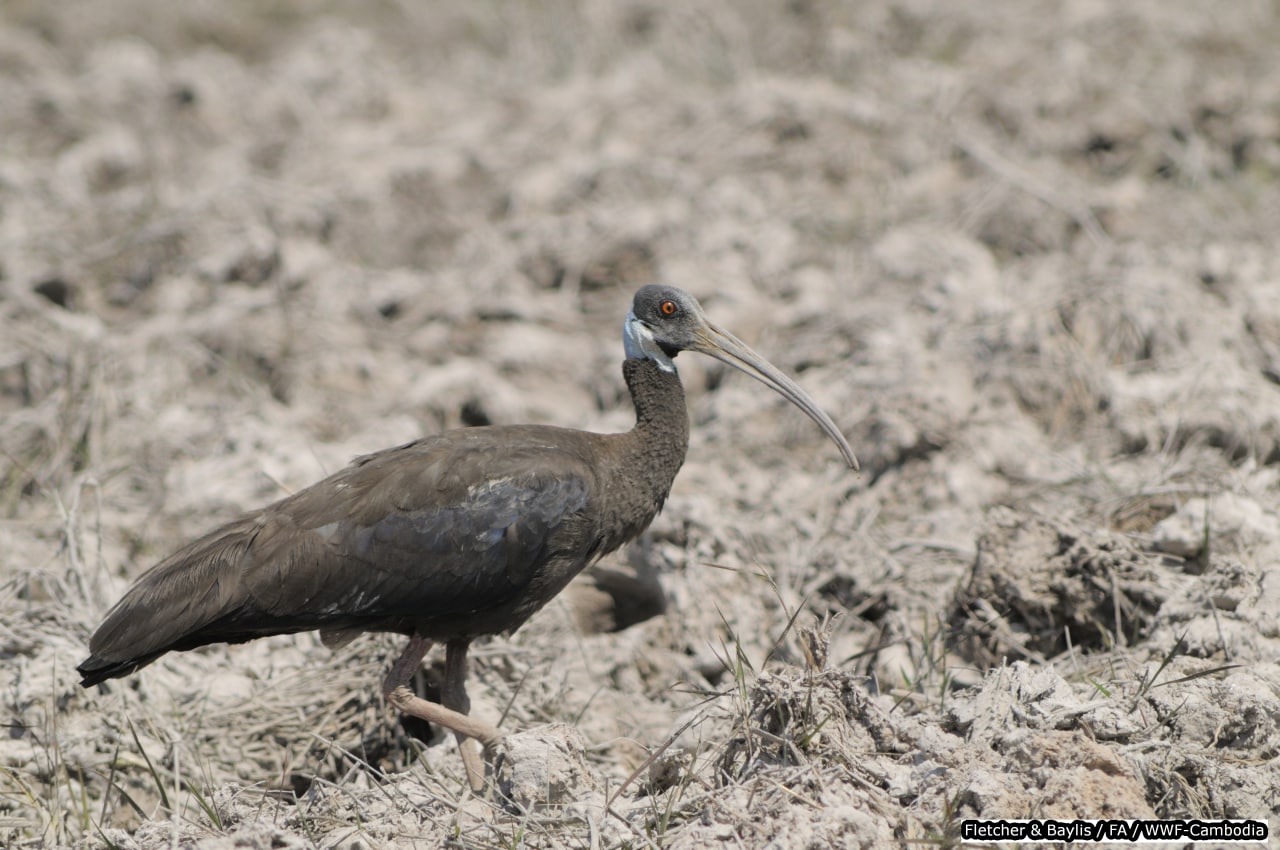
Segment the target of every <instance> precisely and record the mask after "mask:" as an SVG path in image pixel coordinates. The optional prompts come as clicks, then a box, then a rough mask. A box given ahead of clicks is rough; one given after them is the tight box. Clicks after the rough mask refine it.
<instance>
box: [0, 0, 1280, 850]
mask: <svg viewBox="0 0 1280 850" xmlns="http://www.w3.org/2000/svg"><path fill="white" fill-rule="evenodd" d="M1277 45H1280V11H1278V10H1277V8H1276V6H1275V4H1274V3H1269V2H1238V3H1230V4H1225V5H1224V4H1211V3H1210V4H1207V3H1195V2H1185V0H1162V1H1161V2H1155V0H1137V2H1132V3H1124V4H1108V3H1098V2H1092V0H1065V2H1048V0H1032V2H995V3H985V4H957V3H947V2H940V0H869V2H863V3H848V4H844V3H835V2H824V0H795V1H794V2H789V3H762V2H745V3H738V2H733V3H731V2H727V0H696V2H694V3H692V4H660V3H652V2H645V1H644V0H627V2H605V0H582V2H576V3H575V2H567V0H552V2H546V3H532V4H524V3H511V4H498V3H483V2H482V3H431V4H415V3H357V2H346V0H334V2H326V3H303V2H298V0H280V1H279V2H274V3H250V2H247V0H231V2H227V3H197V4H174V3H161V2H158V0H111V2H106V3H99V4H65V3H62V4H59V3H53V4H49V3H36V2H26V1H25V0H13V2H8V3H5V4H3V5H2V6H0V722H2V723H3V726H4V729H5V731H6V733H7V734H5V735H3V736H0V844H3V845H4V846H5V847H13V848H52V847H94V848H96V847H120V848H128V849H129V850H160V848H173V847H180V848H184V850H185V848H200V850H230V848H282V847H312V846H315V847H321V848H342V850H348V848H350V850H354V849H355V848H370V850H372V848H401V847H406V848H407V847H421V848H435V847H441V846H456V847H469V848H494V847H525V846H528V847H567V848H597V847H633V848H642V847H650V848H654V847H661V848H702V847H707V846H726V847H750V848H756V847H759V848H765V847H769V848H784V850H801V848H811V847H812V848H819V847H868V848H873V847H887V846H918V845H919V843H920V842H924V843H941V844H947V843H951V842H955V841H958V839H959V837H960V835H961V828H962V824H963V822H964V821H965V820H971V819H986V820H991V819H999V818H1055V819H1060V820H1071V819H1090V820H1092V819H1112V818H1116V819H1134V818H1165V819H1177V818H1199V819H1202V820H1219V819H1224V818H1229V819H1255V820H1260V821H1264V822H1269V824H1270V826H1271V828H1272V830H1273V831H1274V830H1275V829H1276V828H1277V827H1280V239H1277V232H1278V230H1277V222H1280V62H1278V61H1277ZM655 280H661V281H666V282H669V283H672V284H675V285H677V286H680V287H683V288H685V289H688V290H689V291H691V292H692V293H694V294H695V295H696V296H698V297H699V298H700V299H701V301H702V303H703V305H704V307H705V308H706V310H707V312H708V314H709V315H710V316H711V317H712V318H713V319H714V320H715V321H716V322H717V323H719V324H721V325H723V326H725V327H727V328H729V329H731V330H732V331H733V332H734V333H735V334H737V335H738V336H739V337H742V338H743V339H745V340H747V341H748V342H749V343H750V344H751V345H752V346H753V347H755V348H756V349H757V350H759V351H760V352H762V353H763V354H765V355H766V356H768V357H769V358H770V359H771V360H773V361H774V362H775V363H777V364H778V365H779V366H780V367H781V368H782V369H783V370H784V371H786V372H788V373H790V374H792V375H794V376H795V377H796V379H797V381H798V382H799V383H801V384H802V385H803V386H804V387H805V388H806V389H807V390H808V391H809V392H811V393H812V394H813V396H814V397H815V398H817V399H818V400H819V402H820V403H821V404H822V405H823V407H825V408H826V409H827V410H828V411H830V412H831V414H832V416H833V417H834V418H835V419H836V421H837V422H838V423H839V424H840V425H841V427H842V428H843V430H844V432H845V433H846V435H847V436H848V438H849V441H850V442H851V443H852V444H853V446H854V449H855V450H856V451H857V453H858V455H859V458H860V459H861V461H862V472H861V474H858V475H855V474H853V473H851V472H850V471H849V470H847V469H845V468H844V466H843V464H842V463H841V462H840V457H839V455H838V453H837V452H836V450H835V448H834V447H833V446H832V445H831V443H830V442H829V441H827V440H826V439H825V438H824V437H823V435H822V434H821V433H820V432H819V431H818V429H817V428H815V427H814V426H813V423H811V422H810V421H809V420H807V419H806V418H805V417H804V416H803V415H801V414H800V413H799V412H798V411H796V410H795V409H794V408H793V407H790V406H789V405H787V404H786V403H785V402H783V401H782V400H781V399H779V398H778V397H777V396H775V395H773V394H772V393H770V392H768V391H767V390H765V389H764V388H763V387H761V386H760V385H759V384H757V383H755V382H752V381H750V380H749V379H747V378H745V377H743V376H741V375H739V374H738V373H736V372H733V371H731V370H727V369H725V368H724V367H722V366H721V365H720V364H718V363H715V362H714V361H711V360H708V359H706V358H702V357H699V356H698V355H695V354H686V355H684V356H682V357H680V358H679V361H678V365H679V367H680V370H681V375H682V379H683V381H684V385H685V387H686V390H687V393H688V396H689V407H690V414H691V420H692V432H693V433H692V441H691V446H690V451H689V458H688V461H687V463H686V465H685V468H684V469H683V471H682V472H681V475H680V477H679V478H678V479H677V481H676V484H675V487H674V489H673V491H672V493H671V497H670V499H669V501H668V503H667V505H666V508H665V509H664V511H663V513H662V514H661V515H660V517H659V518H658V519H657V521H655V522H654V524H653V526H652V527H651V528H650V530H649V531H648V532H647V533H646V534H645V535H644V536H643V537H642V538H641V540H639V541H638V542H636V543H634V544H632V545H630V546H629V547H627V548H625V549H623V550H622V551H620V552H618V553H616V554H615V555H613V556H611V557H609V558H607V559H606V560H605V561H604V562H603V563H602V564H600V565H599V566H598V567H596V568H594V569H593V570H591V571H590V572H588V573H587V574H584V575H583V576H581V577H580V578H579V579H578V580H577V581H575V583H574V584H573V585H571V586H570V588H569V590H568V591H566V592H565V593H564V594H562V596H561V597H560V598H559V599H557V600H556V601H555V602H553V603H552V604H551V605H549V606H548V607H547V608H546V609H544V610H543V611H542V612H541V613H540V614H539V615H537V616H536V617H535V618H534V619H533V620H532V621H531V622H530V623H529V624H528V625H527V626H526V627H525V628H523V629H521V630H520V631H519V632H517V633H516V634H515V635H513V636H510V637H503V638H495V639H493V640H490V641H487V642H484V643H481V644H478V645H477V646H476V647H475V648H474V651H473V658H472V663H471V676H470V680H469V682H470V693H471V697H472V702H473V712H474V713H476V714H478V715H480V716H482V717H485V718H487V719H489V720H491V721H494V722H500V723H501V725H502V727H503V728H504V729H506V730H508V731H509V732H510V733H511V734H510V735H509V736H508V738H507V739H506V741H505V742H504V744H503V745H502V746H501V747H500V748H499V751H498V752H497V753H496V754H495V757H494V759H493V760H492V762H491V768H492V787H491V788H490V790H489V792H488V793H486V794H485V795H480V796H477V795H474V794H472V793H471V792H469V791H467V790H466V788H467V785H466V781H465V778H464V776H463V771H462V765H461V761H460V759H459V757H458V754H457V749H456V747H455V745H454V742H453V740H452V736H448V735H444V734H442V733H441V731H440V730H438V729H434V728H431V727H428V726H426V725H425V724H421V723H415V722H412V721H408V720H401V719H400V718H397V717H395V716H393V715H392V713H391V712H390V711H389V710H388V709H387V707H386V705H385V704H384V702H383V698H382V696H381V693H380V688H379V684H380V682H381V678H382V675H383V672H384V671H385V669H386V667H387V665H388V664H389V663H390V661H391V660H392V659H393V658H394V657H395V655H396V654H397V653H398V652H399V649H400V643H401V640H402V639H400V638H397V637H391V636H366V637H362V638H360V639H358V640H356V641H355V642H353V643H351V644H349V645H348V646H345V647H342V648H340V649H336V650H331V649H328V648H325V647H324V646H322V645H321V643H320V641H319V640H318V639H317V638H316V636H314V635H310V634H307V635H298V636H287V637H273V638H268V639H264V640H260V641H256V642H253V643H250V644H245V645H242V646H236V647H226V646H213V647H208V648H205V649H201V650H197V651H192V652H186V653H180V654H175V655H171V656H166V657H164V658H162V659H161V660H160V661H158V662H157V663H155V664H154V665H152V666H150V667H148V668H147V669H145V670H144V671H142V672H140V673H139V674H137V675H135V676H132V677H130V678H128V679H123V680H118V681H113V682H111V683H109V684H108V685H107V686H105V687H103V688H99V689H93V690H84V689H82V688H80V687H79V685H78V684H77V676H76V673H75V669H74V668H75V665H76V664H77V663H79V662H80V661H81V660H82V659H83V658H84V656H85V654H86V643H87V639H88V636H89V634H90V633H91V631H92V630H93V628H94V627H95V626H96V624H97V623H98V622H99V621H100V620H101V618H102V615H103V614H104V613H105V612H106V610H107V609H108V608H109V607H110V605H111V604H112V603H113V602H114V601H115V600H116V599H117V598H118V597H119V596H120V594H121V593H123V591H124V590H125V589H126V588H127V587H128V586H129V584H130V583H131V581H132V580H133V579H135V578H136V577H137V576H139V575H140V574H141V573H142V572H143V571H144V570H145V569H146V568H147V567H148V566H150V565H151V564H153V563H155V562H156V561H157V560H159V559H160V558H161V557H163V556H164V555H165V554H167V553H168V552H170V551H172V550H173V549H174V548H176V547H177V546H179V545H181V544H182V543H183V542H184V541H186V540H189V539H191V538H192V537H194V536H196V535H198V534H200V533H201V532H203V531H205V530H207V529H209V528H210V527H212V526H214V525H216V524H217V523H219V522H222V521H226V520H229V519H231V518H233V517H235V516H237V515H238V514H239V513H240V512H242V511H244V510H246V509H250V508H253V507H257V506H259V505H262V504H265V503H267V502H269V501H271V500H274V499H276V498H279V497H281V496H283V495H286V494H288V493H291V492H295V491H296V490H298V489H300V488H301V487H304V486H306V485H307V484H309V483H311V482H313V481H315V480H317V479H318V478H320V477H322V476H323V475H325V474H327V473H329V472H333V471H335V470H337V469H339V468H341V467H342V466H343V465H344V464H345V463H346V462H347V461H348V460H349V459H350V458H351V457H353V456H356V455H359V454H362V453H366V452H370V451H374V450H377V449H379V448H383V447H386V446H391V445H395V444H397V443H399V442H404V441H406V440H409V439H412V438H414V437H416V436H418V435H421V434H430V433H435V432H438V431H441V430H443V429H447V428H455V427H466V426H471V425H478V424H485V423H495V424H503V423H522V422H540V423H550V424H556V425H563V426H569V427H576V428H586V429H591V430H598V431H616V430H623V429H626V428H628V427H630V424H631V422H632V410H631V407H630V401H629V399H628V397H627V394H626V389H625V386H624V384H623V382H622V377H621V370H620V368H619V362H620V360H621V358H622V347H621V344H620V339H619V336H620V333H619V331H620V328H621V322H622V317H623V315H624V314H625V311H626V310H627V308H628V306H629V303H630V299H631V295H632V293H633V292H634V290H635V289H636V288H637V287H638V286H640V285H642V284H644V283H648V282H651V281H655ZM442 668H443V662H442V660H441V659H440V658H438V657H437V656H436V655H432V656H430V657H429V659H428V662H427V664H426V665H425V666H424V669H423V672H422V675H421V676H420V677H419V679H418V681H416V683H415V685H416V687H418V688H419V690H420V692H421V693H423V694H425V695H428V696H438V694H439V686H440V678H441V671H442ZM1271 844H1272V846H1280V841H1278V840H1277V839H1274V838H1273V839H1272V840H1271Z"/></svg>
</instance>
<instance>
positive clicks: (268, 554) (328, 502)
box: [246, 447, 590, 621]
mask: <svg viewBox="0 0 1280 850" xmlns="http://www.w3.org/2000/svg"><path fill="white" fill-rule="evenodd" d="M577 460H578V459H577V458H574V457H566V456H564V454H563V453H562V452H560V451H557V450H554V449H530V448H525V449H523V450H512V449H511V448H510V447H507V450H506V451H504V452H503V453H501V455H500V456H497V457H495V455H494V453H492V452H483V453H482V452H474V453H462V452H459V451H457V450H456V448H455V450H454V451H452V452H450V453H449V456H448V458H447V459H445V460H444V461H443V463H442V464H441V465H440V467H439V468H434V469H432V468H431V467H432V464H431V463H430V462H428V463H427V471H426V472H425V475H424V470H423V469H421V468H413V467H414V466H415V465H412V464H410V465H407V466H406V467H405V469H404V473H403V474H402V473H401V472H400V470H398V469H391V470H386V469H380V468H379V467H383V466H386V465H387V464H385V463H381V462H379V461H378V460H374V461H372V462H367V463H366V464H364V465H362V466H359V467H356V468H354V470H353V474H352V475H351V476H350V477H349V480H347V481H346V482H342V483H344V484H346V485H347V489H346V492H347V493H350V494H353V497H352V498H351V499H349V500H347V499H343V498H342V497H341V496H338V497H337V498H336V499H333V498H329V497H330V496H332V495H333V493H332V490H333V488H326V489H327V490H328V491H329V492H325V493H324V494H323V495H324V496H325V497H326V499H325V507H323V508H322V509H321V510H319V511H317V512H314V513H313V512H311V511H310V510H309V509H308V505H307V502H308V501H309V500H299V501H298V502H296V503H293V504H290V503H287V502H286V503H284V504H282V505H281V506H280V509H279V511H277V512H275V513H274V515H272V516H269V517H268V526H267V527H265V528H264V529H263V533H262V535H260V540H261V542H260V543H259V544H258V548H259V549H260V550H261V565H260V566H257V565H256V564H255V566H254V567H253V568H251V569H250V570H249V571H248V572H247V574H246V585H247V590H248V593H249V595H250V596H251V597H252V600H253V607H254V608H255V609H256V610H257V611H259V612H261V613H263V614H266V615H268V619H270V617H271V616H273V615H278V616H282V617H286V618H288V617H297V616H303V617H315V618H318V619H320V620H327V619H330V618H332V619H337V620H344V621H345V620H357V621H364V620H370V619H379V618H397V617H405V618H418V619H428V618H431V617H437V616H455V615H463V614H468V613H471V612H475V611H480V610H483V609H486V608H494V607H498V606H501V605H503V604H505V603H506V602H508V601H509V600H510V599H511V598H512V597H513V596H514V595H516V594H519V593H520V592H521V591H523V590H524V589H525V588H526V587H527V586H528V584H529V582H530V580H531V579H532V577H533V575H534V572H535V570H536V569H537V568H538V567H539V566H540V565H542V564H543V563H544V562H545V561H546V560H547V559H548V557H549V556H550V555H551V554H553V553H552V552H551V550H550V547H551V546H552V541H553V537H554V535H555V532H556V531H557V530H558V529H559V528H560V527H561V526H562V525H563V524H565V523H566V522H567V521H570V520H571V518H573V517H574V516H575V515H577V514H578V513H579V512H581V511H582V510H583V508H585V507H586V504H587V500H588V497H589V493H590V480H589V478H590V473H589V470H588V469H586V468H585V467H584V466H583V465H582V464H581V463H580V462H577ZM366 480H367V481H368V482H369V484H368V486H365V482H366ZM357 493H358V494H360V495H358V496H356V495H354V494H357ZM299 495H302V494H299ZM344 501H348V502H349V503H348V504H347V505H345V506H343V505H342V503H343V502H344ZM277 524H278V525H279V534H278V538H279V539H278V541H277V539H276V537H277V535H275V534H272V533H271V532H273V531H275V529H274V526H275V525H277ZM255 554H257V553H256V552H255ZM255 560H256V559H255Z"/></svg>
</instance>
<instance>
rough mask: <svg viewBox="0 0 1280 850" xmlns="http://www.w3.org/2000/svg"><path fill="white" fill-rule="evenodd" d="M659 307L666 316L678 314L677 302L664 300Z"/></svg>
mask: <svg viewBox="0 0 1280 850" xmlns="http://www.w3.org/2000/svg"><path fill="white" fill-rule="evenodd" d="M658 309H659V310H661V311H662V315H664V316H674V315H675V314H676V302H674V301H663V302H662V303H661V304H659V305H658Z"/></svg>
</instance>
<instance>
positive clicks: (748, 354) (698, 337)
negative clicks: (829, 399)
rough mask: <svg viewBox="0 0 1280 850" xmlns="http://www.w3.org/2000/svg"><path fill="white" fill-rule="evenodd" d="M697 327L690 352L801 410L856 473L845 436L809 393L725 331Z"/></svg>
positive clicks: (710, 326)
mask: <svg viewBox="0 0 1280 850" xmlns="http://www.w3.org/2000/svg"><path fill="white" fill-rule="evenodd" d="M700 324H701V327H699V328H697V329H696V330H694V331H693V344H692V345H690V346H689V348H690V349H691V350H693V351H698V352H701V353H702V354H706V355H707V356H709V357H714V358H715V359H717V360H719V361H720V362H721V363H728V364H729V365H730V366H732V367H733V368H735V369H737V370H739V371H742V372H746V373H747V374H748V375H750V376H751V377H753V378H755V379H756V380H757V381H759V382H760V383H762V384H764V385H765V386H766V387H769V388H770V389H772V390H773V391H774V392H776V393H778V395H780V396H782V397H783V398H785V399H786V400H787V401H789V402H791V403H792V404H794V405H795V406H796V407H798V408H800V409H801V410H803V411H804V412H805V414H806V415H808V417H809V418H810V419H812V420H813V421H814V422H816V423H818V427H819V428H821V429H822V430H823V432H824V433H826V435H827V436H828V437H830V438H831V440H832V442H834V443H835V444H836V446H838V447H839V449H840V454H842V455H844V459H845V462H846V463H848V464H849V467H850V468H851V469H854V470H857V469H858V459H857V458H856V457H854V454H853V449H852V448H850V447H849V442H848V441H847V440H845V438H844V434H841V433H840V429H839V428H838V427H836V423H835V422H833V421H832V420H831V417H830V416H828V415H827V414H826V413H824V412H823V411H822V408H820V407H818V403H817V402H815V401H814V400H813V399H812V398H810V397H809V394H808V393H806V392H805V391H804V390H802V389H800V387H799V386H798V385H797V384H796V382H795V381H793V380H791V379H790V378H788V377H787V376H786V375H784V374H783V373H782V372H780V371H779V370H778V368H777V367H776V366H774V365H773V364H772V363H770V362H769V361H768V360H765V359H764V358H763V357H761V356H760V355H759V354H756V353H755V352H754V351H752V350H751V346H749V345H747V344H746V343H745V342H743V341H742V340H740V339H738V338H737V337H736V336H734V335H733V334H731V333H729V332H728V331H726V330H723V329H721V328H718V327H716V326H715V325H713V324H711V322H709V321H707V320H706V319H705V318H704V319H703V321H702V322H701V323H700Z"/></svg>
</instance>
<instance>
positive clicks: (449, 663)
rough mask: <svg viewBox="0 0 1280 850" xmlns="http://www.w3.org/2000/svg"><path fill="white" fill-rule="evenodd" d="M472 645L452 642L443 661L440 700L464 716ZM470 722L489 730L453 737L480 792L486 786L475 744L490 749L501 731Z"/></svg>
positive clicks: (459, 732)
mask: <svg viewBox="0 0 1280 850" xmlns="http://www.w3.org/2000/svg"><path fill="white" fill-rule="evenodd" d="M470 644H471V641H469V640H451V641H449V643H448V646H447V649H446V652H445V658H444V688H443V689H442V693H441V699H440V701H441V702H443V703H444V706H445V708H447V709H449V710H451V711H456V712H458V713H459V714H462V715H464V716H466V715H467V713H468V712H470V711H471V699H470V697H468V696H467V647H468V646H470ZM471 721H472V723H475V724H478V725H483V726H485V727H487V728H486V729H484V730H483V731H482V734H476V733H475V731H469V732H464V731H462V730H459V729H454V732H453V735H454V737H455V738H457V739H458V752H460V753H461V754H462V763H463V764H464V765H465V766H466V768H467V778H468V779H469V780H470V782H471V787H472V789H473V790H476V791H479V790H480V789H482V788H483V787H484V763H483V762H482V761H481V760H480V750H479V748H478V747H477V746H476V741H477V740H479V741H480V743H481V744H483V745H484V747H485V749H486V750H487V749H488V748H489V747H490V746H492V745H493V744H495V743H497V741H498V740H499V739H500V738H501V737H502V732H501V731H499V730H498V728H497V727H495V726H489V725H488V724H480V721H477V720H474V719H471Z"/></svg>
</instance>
